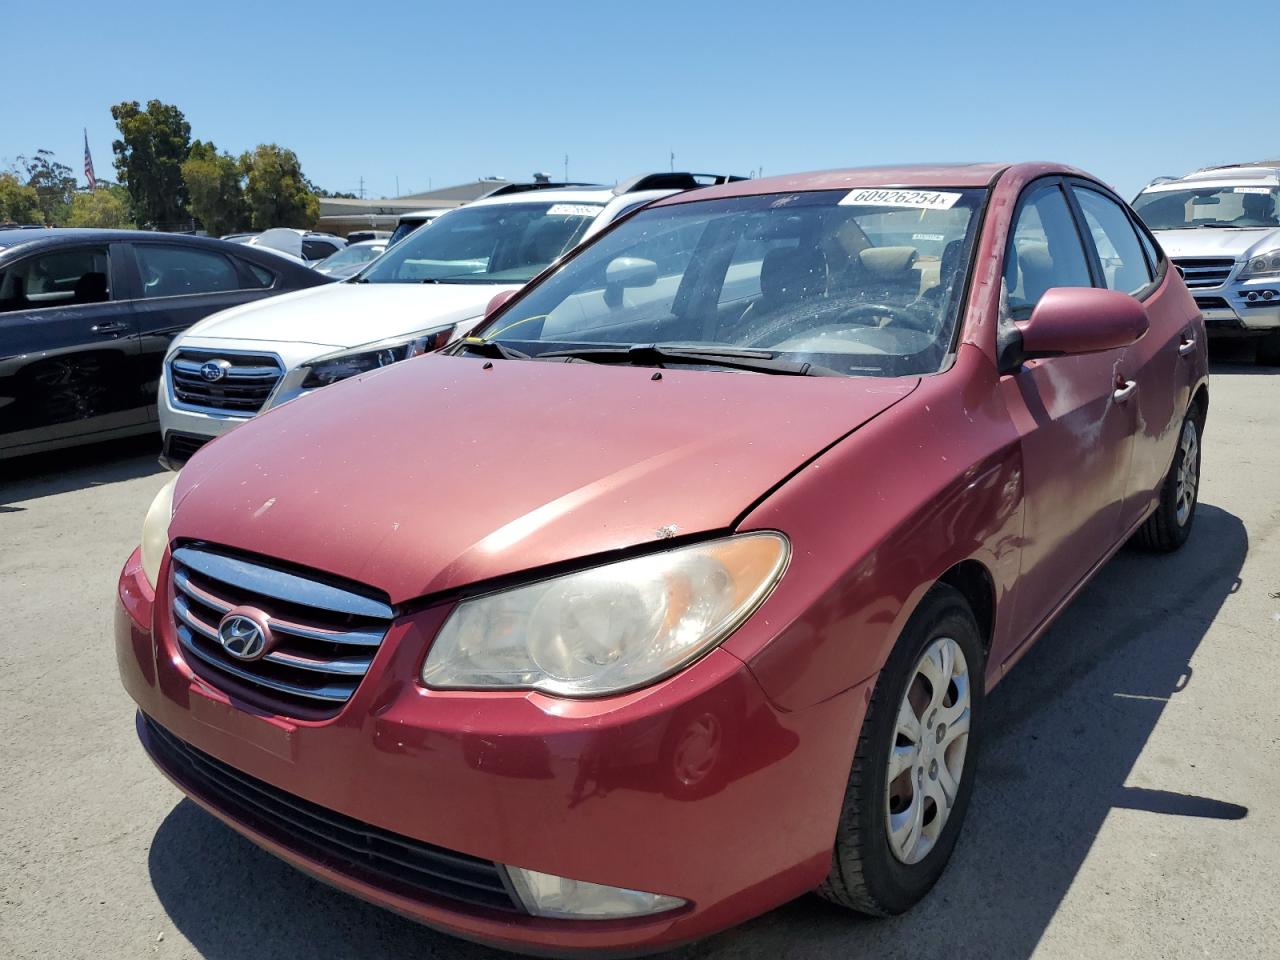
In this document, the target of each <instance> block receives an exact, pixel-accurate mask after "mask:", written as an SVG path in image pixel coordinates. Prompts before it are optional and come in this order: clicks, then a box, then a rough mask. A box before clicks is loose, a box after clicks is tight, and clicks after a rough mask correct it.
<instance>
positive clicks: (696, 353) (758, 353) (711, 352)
mask: <svg viewBox="0 0 1280 960" xmlns="http://www.w3.org/2000/svg"><path fill="white" fill-rule="evenodd" d="M558 357H564V358H571V359H574V360H587V361H589V362H591V363H632V364H635V365H636V366H647V365H649V364H655V363H656V364H665V363H688V364H698V365H704V366H710V367H727V368H729V369H732V370H750V371H753V372H755V373H777V374H782V375H784V376H793V377H842V376H844V374H842V373H840V372H839V371H837V370H832V369H831V368H830V367H821V366H818V365H817V364H813V363H802V362H798V361H795V360H782V359H779V358H778V356H777V355H776V354H775V353H774V352H773V351H771V350H745V349H739V348H735V347H714V346H707V347H703V346H698V345H696V344H695V345H689V346H684V345H681V344H657V343H637V344H634V345H632V346H630V347H579V348H576V349H573V350H553V351H551V352H550V353H540V354H538V355H537V357H536V358H535V359H538V360H551V359H555V358H558Z"/></svg>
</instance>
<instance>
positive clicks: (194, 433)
mask: <svg viewBox="0 0 1280 960" xmlns="http://www.w3.org/2000/svg"><path fill="white" fill-rule="evenodd" d="M738 179H741V178H740V177H728V176H719V175H710V174H690V173H657V174H649V175H646V176H640V177H634V178H632V179H631V180H628V181H625V182H623V183H620V184H618V185H617V186H615V187H572V188H563V189H549V190H535V191H529V192H522V193H514V194H509V195H504V196H496V197H491V198H487V199H484V200H477V201H475V202H474V203H470V204H468V205H467V206H465V207H460V208H458V209H456V210H450V211H448V212H447V213H444V214H442V215H441V216H439V217H438V218H436V219H435V220H434V221H433V222H431V223H430V224H428V225H426V226H424V227H422V228H420V229H418V230H416V231H415V232H413V233H411V234H409V236H407V237H406V238H405V239H404V240H403V241H401V242H400V243H397V244H395V245H394V246H391V247H390V248H388V249H387V251H386V253H384V254H383V255H382V256H381V257H379V258H378V259H377V260H375V261H374V262H373V263H371V264H370V265H369V266H368V267H367V268H365V269H364V270H363V271H361V272H360V273H359V274H357V275H356V276H355V277H352V278H351V279H350V280H347V281H345V282H342V283H335V284H330V285H326V286H323V287H315V288H312V289H310V290H302V291H298V292H297V293H293V294H285V295H283V296H280V297H275V298H273V299H271V300H268V301H263V302H261V303H254V304H248V305H246V306H244V307H237V308H235V309H232V310H224V311H222V312H221V313H215V314H214V315H212V316H210V317H208V318H207V319H205V320H203V321H201V322H200V323H197V324H196V325H195V326H193V327H191V328H190V329H189V330H187V331H186V332H185V333H183V334H182V335H181V336H179V337H178V338H177V339H175V340H174V342H173V344H172V345H171V346H170V348H169V351H168V354H167V355H166V357H165V364H164V372H163V374H162V376H161V380H160V390H159V398H158V406H159V411H160V428H161V431H162V432H163V435H164V452H163V454H162V456H161V461H162V462H163V463H165V464H166V465H167V466H170V467H173V468H177V467H178V466H180V465H181V464H182V463H184V462H185V461H186V460H187V458H189V457H190V456H191V455H192V454H193V453H194V452H195V451H196V450H198V449H199V448H200V447H201V446H202V445H203V444H204V443H206V442H208V441H209V440H211V439H213V438H214V437H216V436H218V435H220V434H222V433H225V432H226V431H228V430H230V429H231V428H233V427H235V426H237V425H238V424H241V423H244V422H245V421H246V420H247V419H249V418H250V417H252V416H254V415H255V414H257V413H259V412H261V411H263V410H266V409H269V408H270V407H274V406H278V405H279V404H281V403H285V402H286V401H289V400H292V399H294V398H295V397H299V396H302V395H304V394H306V393H309V392H311V391H312V390H315V389H317V388H319V387H323V386H327V385H328V384H330V383H334V382H335V381H338V380H344V379H346V378H347V377H351V376H355V375H356V374H359V373H365V372H367V371H370V370H376V369H378V368H379V367H384V366H386V365H388V364H390V363H395V362H396V361H399V360H405V359H408V358H409V357H414V356H417V355H419V354H421V353H426V352H428V351H431V350H436V349H439V348H440V347H442V346H444V345H445V344H446V343H448V342H450V341H452V340H454V339H456V338H457V337H459V336H461V335H463V334H464V333H466V332H467V331H468V330H470V329H471V328H472V327H473V326H474V325H475V324H476V323H478V322H479V321H480V319H481V318H482V317H483V315H484V309H485V306H486V305H487V304H488V303H489V301H490V300H491V299H492V298H493V297H494V296H495V295H497V294H499V293H502V292H505V291H514V290H518V289H519V288H520V287H521V286H522V285H524V284H525V283H526V282H527V281H529V280H531V279H532V278H533V277H534V276H536V275H537V274H539V273H541V272H542V271H543V270H544V269H546V268H547V267H548V266H549V265H551V264H552V263H553V262H555V261H556V260H557V259H559V258H560V257H561V256H562V255H563V254H564V253H565V252H567V251H568V250H570V249H572V248H573V247H574V246H575V245H576V244H578V243H580V242H582V241H583V240H585V239H586V238H588V237H590V236H592V235H593V234H595V233H598V232H599V231H600V230H603V229H604V228H605V227H606V226H608V225H609V224H610V223H612V222H613V221H615V220H616V219H618V218H619V217H621V216H622V215H623V214H626V213H629V212H631V211H632V210H634V209H636V208H637V207H640V206H643V205H644V204H646V203H648V202H650V201H651V200H656V199H658V198H660V197H665V196H668V195H670V194H672V193H678V192H680V191H682V190H689V189H693V188H695V187H700V186H707V185H711V184H716V183H725V182H728V181H730V180H738Z"/></svg>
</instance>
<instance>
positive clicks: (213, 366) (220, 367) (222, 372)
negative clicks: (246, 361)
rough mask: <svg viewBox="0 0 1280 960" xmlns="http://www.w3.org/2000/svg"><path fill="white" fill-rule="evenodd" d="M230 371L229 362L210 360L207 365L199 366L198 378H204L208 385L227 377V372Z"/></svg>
mask: <svg viewBox="0 0 1280 960" xmlns="http://www.w3.org/2000/svg"><path fill="white" fill-rule="evenodd" d="M230 369H231V361H230V360H210V361H208V362H207V363H202V364H200V376H202V377H204V379H205V380H207V381H209V383H217V382H218V381H219V380H221V379H222V378H223V377H225V376H226V375H227V371H228V370H230Z"/></svg>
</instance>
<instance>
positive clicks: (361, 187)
mask: <svg viewBox="0 0 1280 960" xmlns="http://www.w3.org/2000/svg"><path fill="white" fill-rule="evenodd" d="M360 199H361V200H363V199H364V177H363V176H362V177H361V178H360Z"/></svg>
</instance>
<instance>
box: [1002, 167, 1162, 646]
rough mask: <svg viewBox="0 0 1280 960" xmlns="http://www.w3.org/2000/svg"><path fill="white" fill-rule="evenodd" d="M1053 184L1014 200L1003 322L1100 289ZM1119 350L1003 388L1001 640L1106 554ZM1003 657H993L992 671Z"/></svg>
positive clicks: (1038, 615)
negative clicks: (1063, 293) (1068, 291)
mask: <svg viewBox="0 0 1280 960" xmlns="http://www.w3.org/2000/svg"><path fill="white" fill-rule="evenodd" d="M1099 272H1100V271H1099V267H1098V264H1097V262H1096V260H1093V259H1092V257H1091V253H1090V252H1087V250H1086V246H1085V244H1084V241H1083V240H1082V238H1081V235H1080V230H1079V228H1078V226H1077V219H1076V216H1075V213H1074V212H1073V209H1072V206H1071V204H1070V202H1069V200H1068V197H1067V194H1066V193H1065V186H1064V184H1063V183H1062V182H1061V181H1060V180H1058V179H1057V178H1052V179H1049V180H1047V181H1046V180H1041V181H1036V182H1035V183H1033V184H1031V185H1030V186H1029V187H1028V188H1027V190H1026V192H1024V194H1023V196H1022V198H1021V199H1020V200H1019V206H1018V211H1017V213H1016V214H1015V219H1014V228H1013V231H1012V235H1011V238H1010V242H1009V246H1008V248H1007V249H1006V253H1005V265H1004V284H1005V290H1006V293H1007V297H1008V311H1007V317H1006V318H1004V322H1008V321H1010V320H1022V319H1026V318H1027V317H1029V316H1030V315H1031V311H1032V309H1033V308H1034V307H1035V304H1036V303H1037V301H1038V300H1039V299H1040V297H1041V296H1043V295H1044V293H1045V292H1046V291H1047V290H1049V289H1050V288H1053V287H1087V286H1094V285H1101V284H1100V282H1099V276H1098V274H1099ZM1125 362H1126V361H1125V350H1124V349H1115V350H1106V351H1103V352H1100V353H1092V354H1083V355H1076V356H1063V357H1053V358H1049V359H1041V360H1031V361H1028V362H1026V363H1024V364H1023V365H1022V367H1021V369H1019V370H1018V371H1016V372H1014V373H1010V374H1006V375H1005V376H1003V377H1002V378H1001V383H1000V389H1001V391H1002V392H1003V394H1004V400H1005V403H1006V405H1007V408H1008V410H1009V412H1010V415H1011V417H1012V419H1013V422H1014V424H1015V426H1016V427H1017V429H1018V431H1019V433H1020V435H1021V438H1022V440H1021V443H1022V455H1023V471H1024V476H1023V480H1024V490H1025V497H1026V520H1025V527H1024V537H1023V546H1022V551H1021V552H1022V559H1021V575H1020V577H1019V580H1018V586H1017V588H1016V589H1017V596H1016V598H1014V602H1013V608H1012V615H1013V617H1014V619H1015V621H1016V628H1015V629H1013V630H1011V631H1010V632H1009V634H1008V635H1009V636H1011V637H1026V636H1027V635H1028V634H1030V633H1031V632H1032V631H1033V630H1034V629H1035V628H1036V627H1037V626H1039V624H1040V623H1041V622H1042V621H1043V620H1044V619H1045V618H1046V617H1047V616H1048V615H1049V614H1050V613H1052V612H1053V611H1054V609H1056V607H1057V606H1058V604H1059V603H1060V602H1061V601H1062V600H1063V599H1064V598H1065V597H1066V596H1067V594H1068V593H1069V592H1070V591H1071V590H1072V588H1074V587H1075V586H1076V584H1078V583H1079V582H1080V580H1081V579H1082V578H1083V577H1084V576H1085V575H1086V574H1087V573H1088V572H1089V571H1090V570H1091V569H1092V568H1093V567H1094V566H1095V565H1096V563H1097V562H1098V561H1099V560H1100V559H1101V558H1102V557H1103V556H1104V555H1105V554H1106V553H1107V551H1108V550H1110V549H1111V547H1113V546H1114V545H1115V542H1116V540H1117V538H1118V537H1119V535H1120V526H1121V511H1122V507H1123V503H1124V497H1125V490H1126V483H1127V478H1128V473H1129V461H1130V457H1131V456H1132V451H1133V437H1134V432H1135V429H1136V425H1137V416H1136V412H1135V410H1136V404H1135V401H1136V396H1135V394H1136V386H1135V385H1134V382H1133V380H1132V378H1131V377H1130V376H1129V375H1128V372H1127V370H1126V366H1125ZM1011 653H1013V650H1012V649H1009V650H997V651H993V656H995V657H996V658H997V659H998V660H1003V659H1005V658H1006V657H1007V656H1008V655H1010V654H1011Z"/></svg>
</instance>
